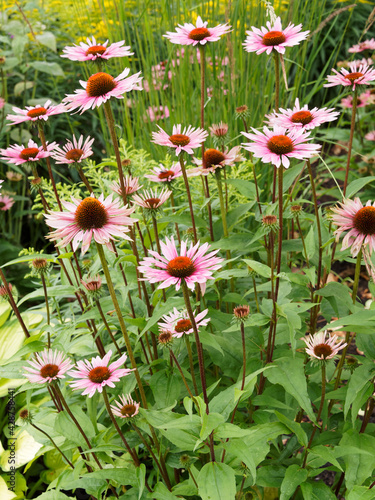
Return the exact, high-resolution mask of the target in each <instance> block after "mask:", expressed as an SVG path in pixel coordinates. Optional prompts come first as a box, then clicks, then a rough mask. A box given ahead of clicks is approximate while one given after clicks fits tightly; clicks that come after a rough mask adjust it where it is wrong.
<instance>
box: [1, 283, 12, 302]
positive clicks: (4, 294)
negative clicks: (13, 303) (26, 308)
mask: <svg viewBox="0 0 375 500" xmlns="http://www.w3.org/2000/svg"><path fill="white" fill-rule="evenodd" d="M12 288H13V285H12V284H11V283H8V289H9V292H10V293H11V294H12ZM0 299H1V300H2V301H7V300H8V299H9V293H8V290H7V289H6V288H5V285H0Z"/></svg>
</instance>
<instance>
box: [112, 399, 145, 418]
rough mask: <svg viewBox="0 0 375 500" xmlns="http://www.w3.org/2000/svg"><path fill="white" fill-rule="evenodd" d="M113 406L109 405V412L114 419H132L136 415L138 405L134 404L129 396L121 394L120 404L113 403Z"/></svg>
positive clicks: (117, 402)
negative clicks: (110, 411)
mask: <svg viewBox="0 0 375 500" xmlns="http://www.w3.org/2000/svg"><path fill="white" fill-rule="evenodd" d="M115 404H116V405H117V406H115V405H111V410H112V411H113V414H114V415H116V417H119V418H132V417H135V416H136V415H137V413H138V412H139V407H140V404H139V403H136V402H135V401H134V400H133V399H132V397H131V396H130V394H127V395H126V396H125V394H123V395H122V396H120V402H119V401H115Z"/></svg>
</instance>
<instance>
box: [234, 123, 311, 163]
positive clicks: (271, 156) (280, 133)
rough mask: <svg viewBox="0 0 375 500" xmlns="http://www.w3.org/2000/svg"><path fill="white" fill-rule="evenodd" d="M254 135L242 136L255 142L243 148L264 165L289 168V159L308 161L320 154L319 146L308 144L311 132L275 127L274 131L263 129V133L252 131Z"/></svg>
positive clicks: (244, 133)
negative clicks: (269, 164) (271, 164)
mask: <svg viewBox="0 0 375 500" xmlns="http://www.w3.org/2000/svg"><path fill="white" fill-rule="evenodd" d="M252 130H253V132H254V134H247V133H246V132H242V134H243V135H244V136H245V137H247V138H248V139H251V140H252V141H254V142H253V143H245V144H242V146H243V147H244V148H245V149H247V150H248V151H251V152H252V153H254V156H255V157H256V158H261V160H262V162H263V163H273V165H276V167H280V165H284V167H285V168H288V167H289V164H290V161H289V158H298V159H299V160H306V159H307V158H311V157H312V156H313V155H315V154H316V153H318V151H319V149H320V145H319V144H307V143H306V141H308V140H310V139H311V138H310V137H309V136H310V134H311V132H305V131H304V130H303V129H292V130H289V131H286V129H285V128H284V127H274V128H273V130H270V129H268V128H267V127H263V133H262V132H259V131H258V130H256V129H254V128H253V129H252Z"/></svg>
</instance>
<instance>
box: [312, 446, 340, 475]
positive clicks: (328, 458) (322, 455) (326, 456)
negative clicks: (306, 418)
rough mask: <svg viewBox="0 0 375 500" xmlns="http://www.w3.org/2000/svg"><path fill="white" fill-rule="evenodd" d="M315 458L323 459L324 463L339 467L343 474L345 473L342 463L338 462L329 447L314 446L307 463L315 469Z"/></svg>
mask: <svg viewBox="0 0 375 500" xmlns="http://www.w3.org/2000/svg"><path fill="white" fill-rule="evenodd" d="M314 457H318V458H319V459H322V460H323V461H324V463H327V462H330V463H331V464H332V465H334V466H335V467H337V468H338V469H339V470H341V472H343V468H342V467H341V465H340V463H339V462H338V461H337V459H336V456H335V452H334V450H333V449H332V448H328V447H327V446H323V445H321V444H320V445H318V446H314V447H313V448H311V450H310V453H309V456H308V459H307V463H308V464H310V465H311V466H312V467H314V464H313V462H314Z"/></svg>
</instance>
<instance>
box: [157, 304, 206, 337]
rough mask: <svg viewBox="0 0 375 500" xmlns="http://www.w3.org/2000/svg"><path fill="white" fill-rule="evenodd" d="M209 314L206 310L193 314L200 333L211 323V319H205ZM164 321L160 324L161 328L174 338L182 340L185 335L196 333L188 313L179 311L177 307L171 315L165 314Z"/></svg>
mask: <svg viewBox="0 0 375 500" xmlns="http://www.w3.org/2000/svg"><path fill="white" fill-rule="evenodd" d="M207 313H208V309H205V310H204V311H202V312H200V313H198V314H196V311H194V313H193V314H194V319H195V324H196V325H197V328H198V331H199V327H200V326H206V325H207V324H208V323H209V322H210V318H205V316H207ZM162 320H163V321H162V322H160V323H158V326H159V328H160V329H161V330H168V331H170V332H171V333H172V335H173V337H177V338H180V337H182V336H183V335H184V334H186V335H189V334H190V333H192V332H193V331H194V330H193V325H192V324H191V321H190V319H189V314H188V312H187V311H179V310H178V309H177V308H176V307H174V308H173V311H172V312H171V313H170V314H164V316H163V317H162Z"/></svg>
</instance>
